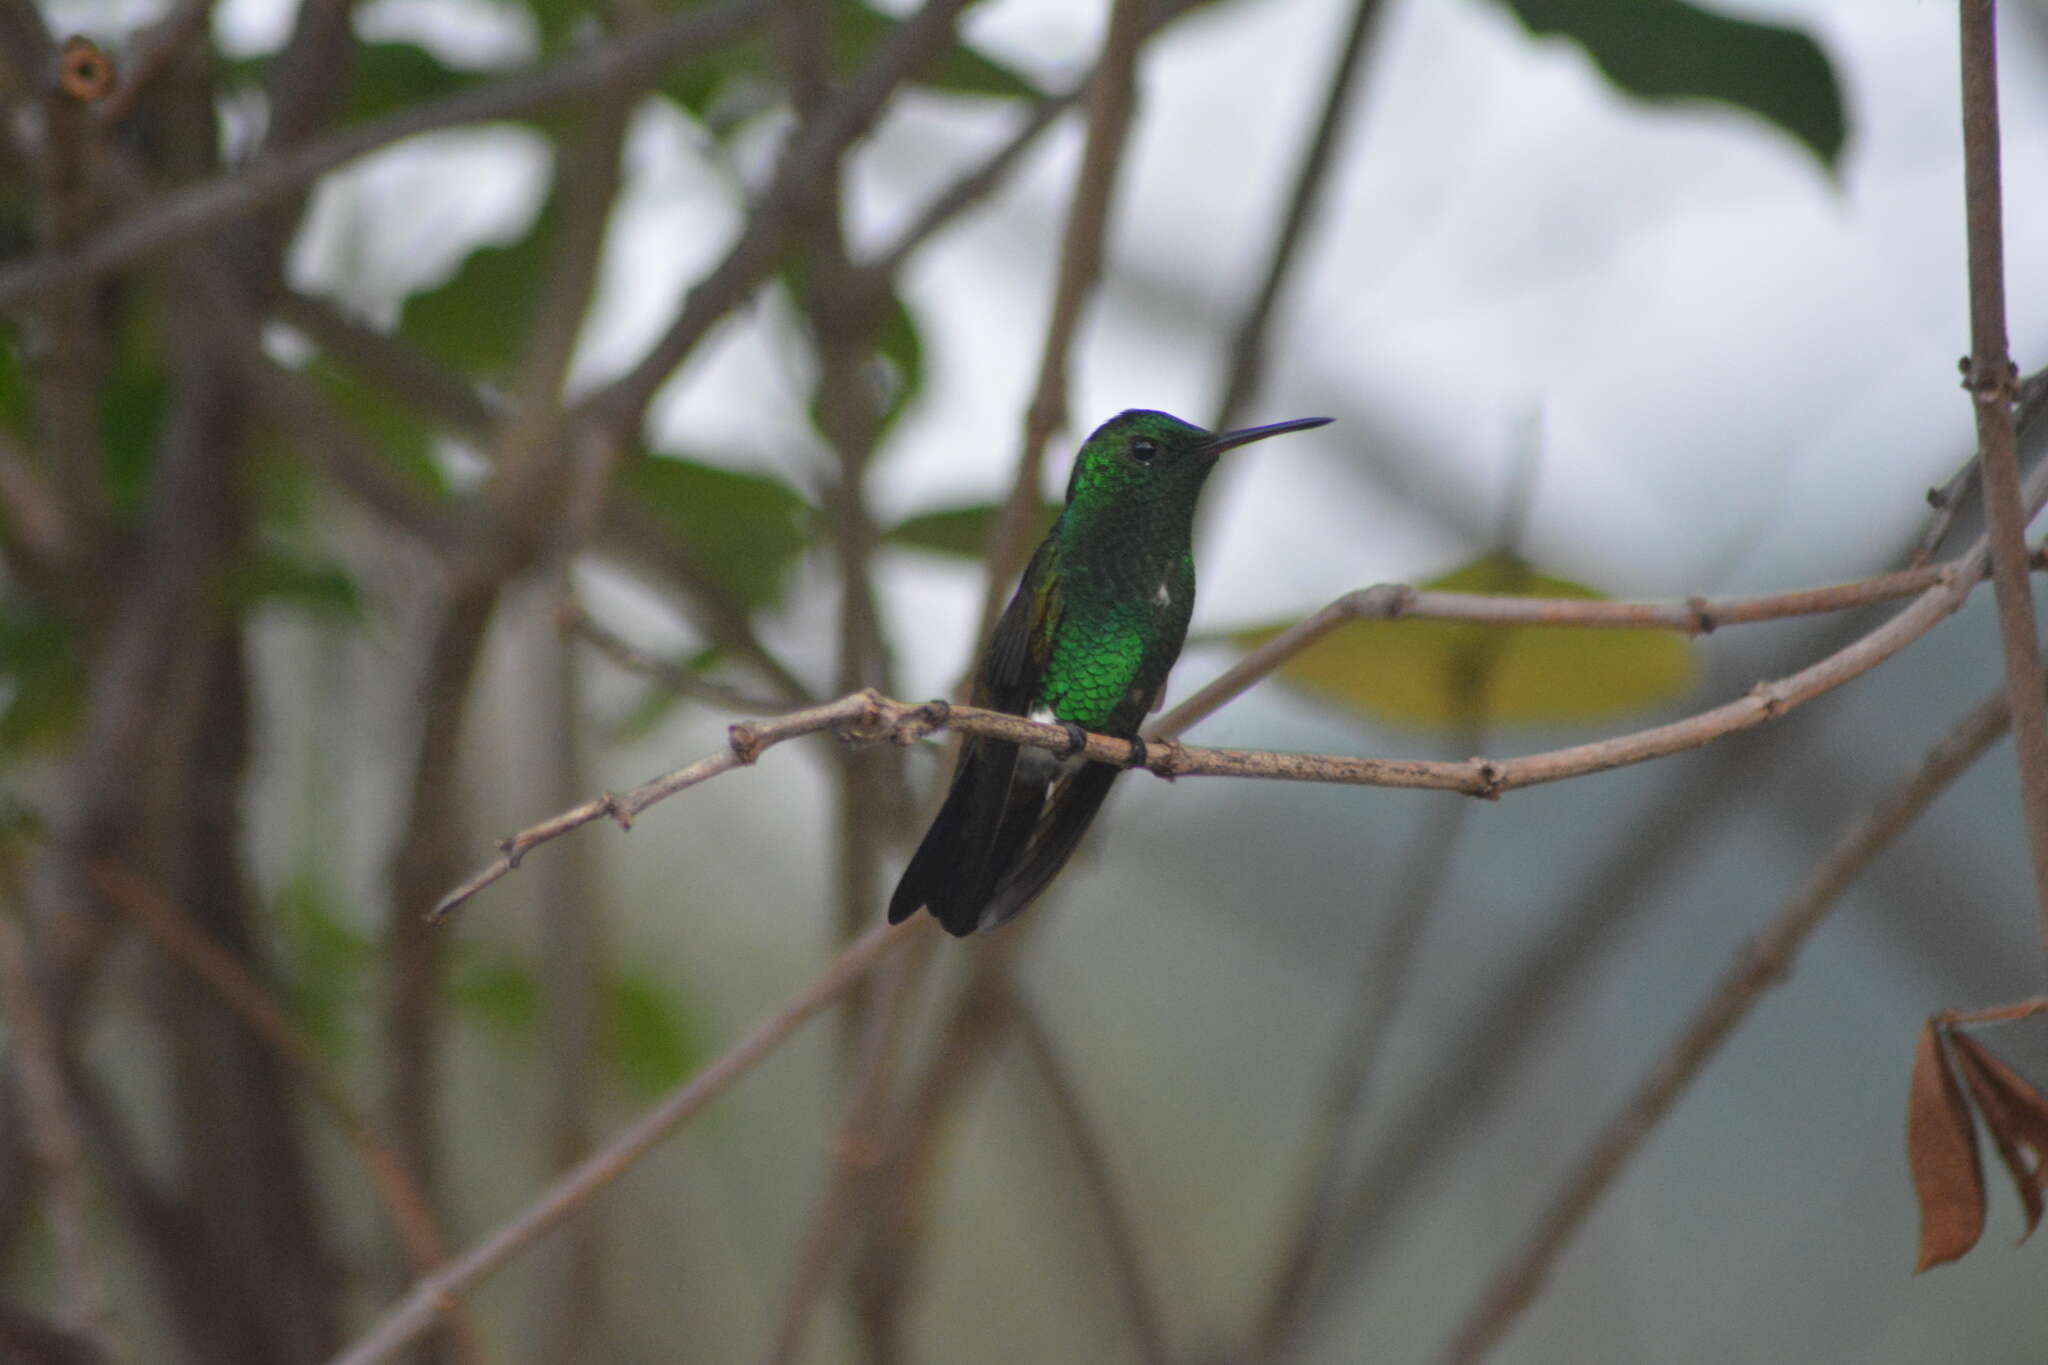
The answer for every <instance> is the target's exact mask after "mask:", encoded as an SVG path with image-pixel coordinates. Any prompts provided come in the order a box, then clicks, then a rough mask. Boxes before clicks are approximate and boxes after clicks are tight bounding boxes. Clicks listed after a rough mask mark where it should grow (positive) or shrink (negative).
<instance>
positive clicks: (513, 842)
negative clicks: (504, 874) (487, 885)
mask: <svg viewBox="0 0 2048 1365" xmlns="http://www.w3.org/2000/svg"><path fill="white" fill-rule="evenodd" d="M527 848H528V845H527V844H525V843H523V842H521V841H520V838H519V836H518V835H516V834H508V835H506V836H505V837H504V838H502V839H500V840H498V852H500V853H502V854H504V855H505V868H506V870H507V871H511V872H516V871H517V870H518V869H519V860H520V859H521V858H524V857H525V856H526V850H527Z"/></svg>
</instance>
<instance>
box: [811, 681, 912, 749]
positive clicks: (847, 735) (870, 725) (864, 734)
mask: <svg viewBox="0 0 2048 1365" xmlns="http://www.w3.org/2000/svg"><path fill="white" fill-rule="evenodd" d="M850 700H851V701H852V703H853V711H852V713H851V714H850V715H848V716H847V718H846V719H845V720H843V721H841V722H840V723H839V724H838V725H837V726H835V727H833V728H834V729H836V730H837V731H838V733H839V738H841V739H842V740H845V741H846V742H847V743H849V744H869V743H872V742H874V741H875V740H878V739H894V740H896V741H897V742H898V743H899V744H900V743H902V742H903V730H904V727H905V726H907V725H909V724H910V723H911V718H912V717H913V716H915V715H916V714H917V713H918V712H919V711H921V710H923V709H924V708H923V707H920V706H905V705H904V704H903V703H902V702H900V701H891V700H889V698H887V697H885V696H883V695H882V694H881V693H880V692H877V691H876V690H875V689H874V688H872V687H863V688H862V689H861V690H860V691H858V692H856V693H854V694H853V696H852V697H851V698H850Z"/></svg>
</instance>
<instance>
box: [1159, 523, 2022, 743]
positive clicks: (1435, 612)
mask: <svg viewBox="0 0 2048 1365" xmlns="http://www.w3.org/2000/svg"><path fill="white" fill-rule="evenodd" d="M2031 563H2032V564H2033V565H2034V566H2035V567H2036V568H2041V567H2048V551H2040V552H2036V554H2035V555H2034V557H2033V559H2032V561H2031ZM1953 567H1954V566H1953V565H1948V564H1927V565H1922V566H1921V567H1919V568H1914V569H1901V570H1899V571H1897V572H1896V573H1888V574H1880V575H1878V576H1877V577H1876V578H1866V579H1861V580H1858V581H1856V582H1853V583H1840V584H1836V585H1833V586H1830V587H1824V588H1802V589H1797V590H1794V591H1792V592H1783V593H1772V594H1770V595H1768V596H1763V597H1728V598H1706V597H1692V598H1687V599H1686V600H1685V601H1683V602H1612V601H1606V600H1602V599H1596V598H1569V597H1554V598H1545V597H1506V596H1498V595H1494V594H1488V593H1468V592H1439V591H1435V590H1431V589H1423V588H1412V587H1409V586H1407V585H1406V584H1403V583H1379V584H1375V585H1374V586H1372V587H1369V588H1359V589H1357V590H1355V591H1352V592H1348V593H1345V594H1344V595H1343V596H1342V597H1339V598H1338V599H1337V600H1335V601H1334V602H1331V603H1330V604H1329V605H1328V606H1326V607H1323V608H1322V609H1321V610H1319V611H1317V612H1316V613H1315V614H1314V615H1312V616H1308V617H1306V618H1304V619H1303V620H1301V621H1298V622H1296V623H1295V624H1294V625H1291V626H1289V627H1288V628H1287V629H1285V630H1283V631H1281V632H1280V633H1279V634H1278V635H1275V636H1274V637H1273V638H1272V639H1270V640H1268V641H1266V642H1265V643H1264V644H1262V645H1260V646H1259V647H1258V648H1256V649H1254V650H1252V651H1250V652H1249V653H1247V654H1246V655H1245V656H1244V658H1242V659H1240V660H1238V662H1237V663H1235V664H1233V665H1231V667H1230V668H1228V669H1226V670H1225V671H1224V672H1222V673H1220V674H1218V675H1217V676H1216V677H1215V678H1214V679H1213V680H1212V681H1210V682H1209V683H1207V684H1205V685H1204V686H1203V687H1202V689H1201V690H1200V691H1198V692H1196V693H1195V694H1194V695H1192V696H1190V697H1189V698H1188V699H1187V700H1185V701H1183V702H1181V703H1180V705H1178V706H1176V707H1174V708H1173V710H1171V711H1170V712H1168V713H1167V715H1166V716H1165V717H1164V718H1163V719H1162V720H1161V721H1160V723H1159V724H1158V725H1157V726H1156V727H1155V729H1156V731H1157V733H1159V734H1162V735H1177V734H1181V733H1183V732H1184V731H1186V730H1188V729H1189V728H1191V727H1192V726H1194V725H1195V724H1197V723H1198V722H1200V721H1202V720H1204V719H1206V718H1208V717H1209V716H1211V715H1214V714H1215V713H1216V712H1217V711H1219V710H1221V709H1222V708H1223V706H1224V705H1225V704H1227V703H1229V702H1230V701H1233V700H1235V699H1236V698H1237V697H1239V696H1240V695H1242V694H1243V693H1244V692H1245V691H1247V690H1248V689H1249V688H1250V687H1251V686H1252V685H1253V684H1254V683H1256V682H1258V681H1259V680H1260V679H1262V678H1264V677H1266V676H1267V675H1268V674H1270V673H1272V672H1273V671H1274V670H1275V669H1276V668H1278V667H1279V666H1280V665H1281V664H1283V663H1285V662H1287V661H1288V660H1289V659H1292V658H1294V657H1295V656H1297V655H1299V654H1300V653H1302V652H1303V651H1304V650H1306V649H1307V648H1308V647H1309V646H1310V645H1313V644H1314V643H1315V642H1316V641H1318V640H1320V639H1322V638H1323V637H1324V636H1325V635H1328V634H1329V633H1330V632H1331V631H1333V630H1335V629H1337V628H1338V627H1339V626H1342V625H1344V624H1345V623H1346V622H1348V621H1471V622H1474V623H1477V624H1482V625H1492V626H1566V627H1574V628H1583V629H1589V630H1675V631H1679V632H1682V633H1684V634H1687V635H1694V636H1698V635H1707V634H1711V633H1712V632H1713V631H1716V630H1718V629H1720V628H1721V627H1722V626H1734V625H1748V624H1752V623H1755V622H1759V621H1781V620H1784V619H1786V618H1788V617H1793V616H1811V615H1818V614H1820V613H1822V612H1832V611H1852V610H1854V609H1856V608H1858V607H1867V606H1873V605H1875V604H1877V603H1880V602H1892V601H1897V600H1898V599H1900V598H1902V597H1912V596H1915V595H1917V594H1920V593H1924V592H1927V591H1929V590H1931V589H1933V588H1936V587H1939V586H1940V585H1941V583H1942V581H1943V575H1944V574H1946V573H1948V572H1950V571H1951V569H1952V568H1953Z"/></svg>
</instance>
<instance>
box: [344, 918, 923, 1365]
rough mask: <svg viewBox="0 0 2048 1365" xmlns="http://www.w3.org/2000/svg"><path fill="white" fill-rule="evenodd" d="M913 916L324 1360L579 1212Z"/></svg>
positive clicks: (419, 1316)
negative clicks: (356, 1337) (348, 1343)
mask: <svg viewBox="0 0 2048 1365" xmlns="http://www.w3.org/2000/svg"><path fill="white" fill-rule="evenodd" d="M922 930H923V926H922V924H921V923H920V922H918V921H909V920H906V921H905V922H904V923H902V924H896V925H877V926H875V927H874V928H873V929H870V930H869V931H868V932H867V933H866V934H864V935H862V936H861V937H860V938H859V939H857V940H855V941H854V942H853V943H851V944H849V945H847V947H846V948H845V949H843V950H842V951H841V952H840V954H839V956H838V957H836V958H834V959H833V960H832V962H831V965H829V966H827V967H826V968H825V970H824V971H822V972H820V973H819V974H818V976H817V977H816V978H815V979H813V980H812V982H811V983H810V984H809V985H807V986H805V987H804V988H803V989H802V990H800V991H798V992H797V993H796V994H795V995H794V996H792V997H790V999H789V1000H787V1001H786V1002H784V1004H783V1005H782V1007H781V1008H779V1009H778V1010H776V1012H775V1013H774V1014H772V1015H770V1016H769V1017H768V1018H767V1019H765V1020H763V1021H762V1023H761V1024H760V1025H759V1026H758V1027H756V1028H755V1030H754V1031H753V1032H752V1033H750V1034H748V1035H747V1036H746V1037H745V1038H744V1039H742V1040H741V1041H740V1042H739V1043H737V1044H735V1045H734V1046H733V1047H732V1048H730V1049H728V1050H727V1051H726V1052H725V1053H723V1054H722V1055H720V1056H719V1057H718V1058H717V1060H715V1061H713V1062H711V1063H710V1064H709V1065H708V1066H706V1067H705V1068H704V1069H703V1070H701V1071H699V1072H698V1073H697V1074H696V1075H695V1076H692V1077H691V1078H690V1079H689V1080H688V1081H685V1082H684V1083H683V1084H682V1085H680V1086H678V1087H677V1088H676V1089H675V1090H673V1091H671V1092H670V1093H669V1095H668V1096H667V1097H666V1098H664V1099H663V1100H662V1101H661V1102H660V1103H658V1104H656V1105H655V1106H654V1107H652V1108H651V1109H649V1110H648V1111H647V1112H646V1113H644V1114H642V1115H641V1116H640V1117H639V1118H638V1119H636V1120H634V1122H633V1123H632V1124H630V1125H629V1126H628V1127H626V1128H625V1129H624V1130H623V1131H622V1132H620V1133H619V1135H618V1136H617V1137H615V1138H613V1139H612V1141H611V1142H610V1143H608V1144H607V1145H606V1146H605V1147H603V1148H602V1149H600V1150H599V1151H597V1152H596V1153H594V1154H593V1155H592V1156H591V1157H590V1158H589V1159H588V1160H587V1161H585V1162H583V1163H582V1164H581V1165H580V1166H578V1167H576V1169H575V1170H573V1171H570V1172H568V1173H567V1174H565V1175H563V1176H562V1177H561V1178H560V1179H558V1180H556V1181H555V1183H554V1184H552V1185H550V1186H548V1188H547V1189H545V1190H543V1191H541V1192H540V1194H539V1195H538V1196H536V1197H535V1198H534V1199H533V1200H532V1201H531V1202H529V1203H528V1204H527V1205H526V1207H525V1208H523V1209H521V1210H520V1211H519V1212H518V1213H516V1214H514V1215H513V1216H512V1217H510V1218H508V1219H506V1220H505V1221H504V1222H503V1223H500V1224H499V1225H498V1227H497V1228H496V1229H495V1230H493V1231H492V1232H490V1233H489V1234H488V1235H486V1236H485V1237H483V1238H482V1239H480V1240H479V1241H478V1242H477V1243H476V1244H475V1245H473V1246H472V1247H471V1248H470V1249H469V1250H468V1251H465V1252H464V1253H463V1254H462V1255H461V1256H459V1257H457V1258H456V1259H455V1260H454V1261H452V1262H450V1263H449V1264H448V1265H447V1266H446V1267H444V1268H443V1269H441V1270H440V1271H437V1272H436V1273H435V1274H433V1275H430V1276H428V1277H426V1278H424V1279H422V1280H421V1281H420V1282H419V1283H417V1284H415V1285H414V1286H413V1287H412V1289H411V1290H410V1291H408V1292H407V1293H406V1295H405V1297H404V1298H402V1299H400V1300H399V1301H398V1302H397V1303H395V1304H393V1305H392V1306H391V1308H390V1309H389V1310H387V1311H386V1312H385V1314H384V1315H383V1316H382V1317H381V1318H380V1319H378V1321H377V1322H376V1323H375V1324H373V1325H372V1326H371V1328H370V1330H369V1331H368V1332H366V1333H364V1334H363V1335H362V1336H361V1337H360V1338H358V1339H357V1340H356V1341H355V1342H354V1344H352V1345H351V1346H349V1347H348V1348H347V1349H346V1350H344V1351H343V1352H342V1353H341V1354H340V1355H338V1356H336V1357H335V1358H334V1360H333V1361H332V1362H330V1365H372V1362H375V1361H380V1360H383V1359H386V1358H387V1357H388V1356H389V1355H390V1354H391V1352H393V1351H396V1350H397V1349H398V1348H399V1347H401V1346H403V1345H405V1344H406V1343H407V1342H409V1341H412V1340H413V1339H414V1338H416V1337H418V1336H419V1335H420V1334H421V1333H422V1332H425V1331H426V1330H427V1329H428V1328H429V1327H431V1326H432V1325H433V1323H434V1320H435V1318H436V1317H437V1316H438V1315H439V1314H441V1313H444V1312H446V1311H447V1310H448V1309H449V1308H450V1307H451V1306H452V1305H453V1304H454V1303H456V1302H457V1300H458V1298H459V1296H460V1295H462V1294H463V1293H465V1292H467V1291H468V1290H469V1289H470V1288H471V1287H472V1286H474V1285H475V1284H477V1283H478V1282H479V1281H481V1280H482V1279H484V1278H485V1277H486V1276H488V1275H490V1274H491V1273H492V1272H493V1271H495V1270H497V1269H498V1268H499V1267H500V1266H502V1265H504V1264H505V1262H507V1261H509V1260H511V1259H512V1257H514V1256H515V1255H517V1254H518V1253H519V1252H521V1251H523V1250H524V1249H526V1248H527V1247H528V1246H531V1245H532V1244H533V1243H534V1242H535V1241H536V1240H538V1239H539V1238H540V1237H541V1236H542V1235H544V1234H545V1233H547V1232H548V1231H549V1230H551V1229H552V1228H554V1227H555V1226H556V1225H557V1224H559V1223H560V1222H561V1221H562V1220H563V1219H565V1218H568V1217H571V1216H573V1215H574V1214H576V1213H577V1212H578V1211H580V1210H581V1209H582V1208H583V1206H584V1205H586V1204H587V1203H589V1202H590V1200H591V1198H592V1197H594V1196H595V1195H596V1194H598V1193H599V1192H600V1191H601V1190H603V1189H604V1188H605V1187H606V1186H607V1185H609V1184H611V1183H612V1181H614V1180H616V1179H618V1178H619V1177H620V1176H621V1175H623V1174H625V1173H626V1172H627V1171H629V1170H631V1169H632V1168H633V1166H634V1165H635V1164H637V1163H638V1162H639V1160H640V1159H641V1158H642V1157H644V1156H645V1155H647V1153H648V1152H649V1151H651V1150H652V1149H653V1148H654V1146H655V1145H656V1144H657V1143H659V1142H660V1141H661V1140H662V1139H663V1138H665V1137H667V1136H668V1135H669V1134H670V1133H671V1132H673V1131H674V1130H675V1129H677V1128H679V1127H680V1126H682V1125H683V1124H684V1123H686V1122H688V1121H689V1120H690V1119H691V1118H693V1117H695V1115H696V1114H697V1112H698V1111H699V1110H701V1109H703V1108H704V1106H705V1105H707V1104H709V1103H710V1102H711V1101H712V1100H714V1099H717V1098H718V1097H719V1096H720V1095H721V1094H723V1093H725V1091H726V1089H727V1088H728V1087H730V1086H731V1085H732V1083H733V1082H734V1081H737V1080H739V1079H740V1078H741V1077H742V1076H744V1075H746V1074H747V1073H748V1072H749V1071H751V1070H753V1069H754V1067H755V1066H757V1065H759V1063H760V1062H761V1060H762V1059H763V1058H765V1057H767V1056H768V1055H769V1054H770V1053H772V1052H774V1051H775V1050H776V1049H777V1048H779V1047H781V1046H782V1044H783V1042H784V1040H785V1039H787V1038H788V1037H789V1036H790V1035H791V1034H792V1033H794V1032H796V1030H797V1029H798V1027H800V1026H801V1025H802V1024H804V1023H805V1022H806V1021H807V1020H809V1019H810V1018H811V1017H812V1016H814V1015H816V1014H817V1013H818V1012H819V1011H821V1010H823V1009H824V1008H825V1007H826V1006H828V1005H830V1004H832V1002H834V1001H835V1000H837V999H839V998H840V997H841V996H843V995H844V994H846V992H847V991H849V990H851V989H853V987H854V986H855V985H857V984H858V983H859V982H861V981H862V980H864V979H866V977H867V975H868V973H870V972H872V971H873V970H874V969H875V968H876V967H877V966H878V965H879V964H880V963H882V962H883V961H885V960H886V959H887V958H888V957H889V956H890V955H891V954H893V953H895V952H897V951H899V950H900V949H901V948H902V947H903V946H904V944H905V943H907V942H908V941H909V940H910V939H911V938H912V936H913V935H915V934H917V933H919V932H922Z"/></svg>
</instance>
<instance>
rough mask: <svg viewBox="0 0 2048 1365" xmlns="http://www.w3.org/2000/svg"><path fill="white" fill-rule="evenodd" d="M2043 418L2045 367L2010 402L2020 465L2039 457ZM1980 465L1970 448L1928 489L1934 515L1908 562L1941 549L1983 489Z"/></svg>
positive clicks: (2047, 394)
mask: <svg viewBox="0 0 2048 1365" xmlns="http://www.w3.org/2000/svg"><path fill="white" fill-rule="evenodd" d="M2043 417H2048V370H2036V371H2034V372H2033V373H2032V374H2030V375H2028V376H2027V377H2026V378H2024V379H2022V380H2021V381H2020V388H2019V401H2018V402H2016V403H2015V404H2014V405H2013V415H2012V424H2013V436H2014V439H2015V440H2016V441H2017V442H2018V443H2019V451H2020V460H2021V463H2022V464H2025V463H2027V462H2029V461H2035V460H2039V459H2041V458H2042V452H2041V449H2040V447H2041V444H2042V441H2041V436H2042V433H2043V431H2044V430H2048V423H2044V422H2043V421H2042V418H2043ZM1983 468H1984V462H1983V460H1982V458H1981V457H1980V456H1979V455H1978V454H1977V453H1976V452H1974V451H1973V452H1972V453H1971V455H1970V458H1969V459H1968V460H1967V461H1965V462H1964V464H1963V467H1962V468H1961V469H1959V470H1957V471H1956V472H1955V474H1954V475H1953V476H1952V477H1950V479H1949V481H1948V482H1947V483H1946V484H1943V485H1942V486H1941V487H1940V488H1930V489H1928V490H1927V503H1928V506H1930V507H1932V508H1933V509H1934V515H1933V516H1931V517H1929V518H1928V519H1927V529H1926V530H1925V531H1923V532H1921V534H1920V541H1919V543H1918V544H1917V545H1915V546H1914V547H1913V554H1912V557H1911V559H1910V560H1908V561H1907V562H1908V563H1911V564H1915V565H1919V564H1926V563H1928V562H1930V561H1931V560H1932V559H1933V558H1934V556H1935V555H1937V554H1939V553H1940V552H1941V546H1942V542H1943V541H1945V540H1947V539H1948V536H1949V532H1950V531H1952V530H1953V529H1954V528H1955V525H1956V521H1957V519H1958V518H1959V517H1960V516H1961V514H1962V513H1963V511H1964V509H1965V508H1967V507H1969V506H1970V504H1971V499H1972V498H1973V497H1975V496H1976V495H1978V494H1979V493H1981V492H1982V491H1983V480H1982V477H1981V476H1982V473H1983Z"/></svg>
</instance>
